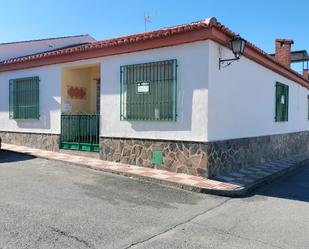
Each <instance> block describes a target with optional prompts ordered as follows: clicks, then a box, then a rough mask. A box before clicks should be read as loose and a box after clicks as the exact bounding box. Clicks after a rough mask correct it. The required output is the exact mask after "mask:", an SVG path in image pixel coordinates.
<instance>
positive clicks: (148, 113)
mask: <svg viewBox="0 0 309 249" xmlns="http://www.w3.org/2000/svg"><path fill="white" fill-rule="evenodd" d="M120 71H121V120H142V121H143V120H144V121H156V120H161V121H175V120H176V87H177V61H176V60H166V61H158V62H151V63H144V64H135V65H127V66H122V67H121V69H120Z"/></svg>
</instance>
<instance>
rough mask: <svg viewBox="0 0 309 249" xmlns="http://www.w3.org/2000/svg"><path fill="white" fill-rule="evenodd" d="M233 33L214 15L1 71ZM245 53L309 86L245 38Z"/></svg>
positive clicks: (12, 62) (19, 61)
mask: <svg viewBox="0 0 309 249" xmlns="http://www.w3.org/2000/svg"><path fill="white" fill-rule="evenodd" d="M235 35H236V33H234V32H233V31H231V30H230V29H228V28H227V27H226V26H224V25H222V24H221V23H220V22H218V21H217V19H216V18H213V17H211V18H207V19H205V20H201V21H197V22H192V23H188V24H183V25H178V26H173V27H168V28H163V29H159V30H155V31H150V32H144V33H138V34H134V35H128V36H122V37H118V38H114V39H108V40H103V41H98V42H93V43H90V44H85V45H80V46H75V47H71V48H65V49H59V50H55V51H50V52H44V53H39V54H35V55H29V56H24V57H20V58H15V59H9V60H4V61H2V62H0V72H1V71H10V70H17V69H22V68H31V67H37V66H42V65H50V64H58V63H65V62H71V61H76V60H84V59H90V58H97V57H103V56H109V55H116V54H123V53H130V52H136V51H142V50H147V49H153V48H160V47H166V46H173V45H178V44H184V43H189V42H194V41H200V40H207V39H211V40H214V41H216V42H218V43H220V44H221V45H223V46H226V47H230V44H229V40H230V39H231V38H232V37H233V36H235ZM245 56H246V57H247V58H249V59H251V60H253V61H255V62H257V63H259V64H261V65H263V66H265V67H267V68H269V69H271V70H273V71H275V72H277V73H279V74H281V75H283V76H285V77H287V78H289V79H291V80H293V81H295V82H297V83H299V84H301V85H302V86H305V87H307V88H309V81H308V80H306V79H305V78H304V77H303V76H302V75H300V74H298V73H297V72H296V71H294V70H292V69H291V68H288V67H286V66H284V65H282V64H280V63H279V62H278V61H277V60H276V59H275V58H273V57H272V56H270V55H269V54H267V53H266V52H264V51H263V50H261V49H259V48H258V47H256V46H255V45H254V44H252V43H250V42H247V45H246V49H245Z"/></svg>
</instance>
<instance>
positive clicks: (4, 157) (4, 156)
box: [0, 150, 35, 165]
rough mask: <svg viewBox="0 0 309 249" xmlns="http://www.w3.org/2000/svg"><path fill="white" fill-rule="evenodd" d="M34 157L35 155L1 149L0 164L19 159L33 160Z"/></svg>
mask: <svg viewBox="0 0 309 249" xmlns="http://www.w3.org/2000/svg"><path fill="white" fill-rule="evenodd" d="M34 158H35V157H33V156H30V155H26V154H21V153H16V152H12V151H8V150H0V165H1V163H13V162H18V161H26V160H31V159H34Z"/></svg>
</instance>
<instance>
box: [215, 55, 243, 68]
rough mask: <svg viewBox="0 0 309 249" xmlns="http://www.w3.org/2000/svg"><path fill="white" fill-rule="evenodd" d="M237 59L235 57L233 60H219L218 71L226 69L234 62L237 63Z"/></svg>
mask: <svg viewBox="0 0 309 249" xmlns="http://www.w3.org/2000/svg"><path fill="white" fill-rule="evenodd" d="M239 59H240V58H239V57H236V58H233V59H225V60H222V59H219V70H220V69H221V68H225V67H228V66H229V65H231V64H232V63H233V62H234V61H238V60H239Z"/></svg>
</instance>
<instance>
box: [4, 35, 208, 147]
mask: <svg viewBox="0 0 309 249" xmlns="http://www.w3.org/2000/svg"><path fill="white" fill-rule="evenodd" d="M167 59H177V63H178V75H177V77H178V80H177V87H178V91H177V113H178V117H177V121H176V122H141V121H136V122H129V121H120V66H122V65H127V64H135V63H145V62H152V61H160V60H167ZM98 63H99V64H101V129H100V135H101V136H106V137H125V138H148V139H166V140H168V139H170V140H188V141H206V140H207V102H208V100H207V99H208V89H207V79H208V41H203V42H195V43H191V44H183V45H179V46H174V47H167V48H161V49H153V50H147V51H142V52H136V53H129V54H123V55H116V56H110V57H103V58H97V59H91V60H83V61H75V62H71V63H64V64H59V65H53V66H45V67H38V68H32V69H27V70H18V71H12V72H3V73H0V96H1V98H0V131H18V132H37V133H55V134H59V133H60V114H61V111H60V107H61V71H62V69H63V68H70V67H79V66H85V65H95V64H98ZM27 76H39V77H40V80H41V82H40V114H41V118H40V120H39V121H35V120H28V121H15V120H9V114H8V108H9V99H8V98H9V97H8V92H9V88H8V87H9V79H12V78H19V77H27Z"/></svg>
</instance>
